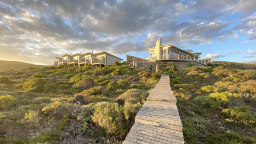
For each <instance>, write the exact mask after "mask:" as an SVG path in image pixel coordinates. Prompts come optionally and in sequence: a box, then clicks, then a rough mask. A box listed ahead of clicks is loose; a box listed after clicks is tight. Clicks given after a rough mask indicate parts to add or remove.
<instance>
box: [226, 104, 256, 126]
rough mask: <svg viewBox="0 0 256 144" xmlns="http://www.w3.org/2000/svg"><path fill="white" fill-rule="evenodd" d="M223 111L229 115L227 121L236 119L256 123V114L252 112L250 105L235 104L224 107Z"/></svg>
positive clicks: (235, 120)
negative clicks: (230, 106)
mask: <svg viewBox="0 0 256 144" xmlns="http://www.w3.org/2000/svg"><path fill="white" fill-rule="evenodd" d="M221 113H222V114H223V115H225V116H227V117H228V119H227V121H234V122H239V123H244V124H248V125H252V124H255V123H256V115H255V114H253V113H252V111H251V107H249V106H240V107H237V106H235V107H232V108H227V109H223V110H222V112H221Z"/></svg>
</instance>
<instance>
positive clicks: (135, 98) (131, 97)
mask: <svg viewBox="0 0 256 144" xmlns="http://www.w3.org/2000/svg"><path fill="white" fill-rule="evenodd" d="M147 96H148V93H146V92H144V91H142V90H139V89H130V90H128V91H126V92H124V93H123V94H121V95H120V96H119V97H118V98H117V99H116V102H117V103H118V104H120V105H124V103H125V101H128V102H132V103H133V104H134V103H137V102H141V101H143V100H146V98H147Z"/></svg>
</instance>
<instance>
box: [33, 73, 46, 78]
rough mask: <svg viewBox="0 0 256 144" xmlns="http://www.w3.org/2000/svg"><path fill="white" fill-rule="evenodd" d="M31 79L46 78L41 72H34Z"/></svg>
mask: <svg viewBox="0 0 256 144" xmlns="http://www.w3.org/2000/svg"><path fill="white" fill-rule="evenodd" d="M31 77H32V78H44V77H46V75H45V74H44V73H42V72H36V73H34V74H33V75H32V76H31Z"/></svg>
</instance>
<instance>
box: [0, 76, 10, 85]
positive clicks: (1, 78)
mask: <svg viewBox="0 0 256 144" xmlns="http://www.w3.org/2000/svg"><path fill="white" fill-rule="evenodd" d="M10 82H11V80H10V79H9V77H6V76H0V83H1V84H8V83H10Z"/></svg>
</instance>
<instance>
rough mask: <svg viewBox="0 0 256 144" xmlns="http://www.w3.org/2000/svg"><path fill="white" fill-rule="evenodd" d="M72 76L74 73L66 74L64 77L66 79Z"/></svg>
mask: <svg viewBox="0 0 256 144" xmlns="http://www.w3.org/2000/svg"><path fill="white" fill-rule="evenodd" d="M73 76H74V74H66V76H65V78H66V79H70V78H71V77H73Z"/></svg>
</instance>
